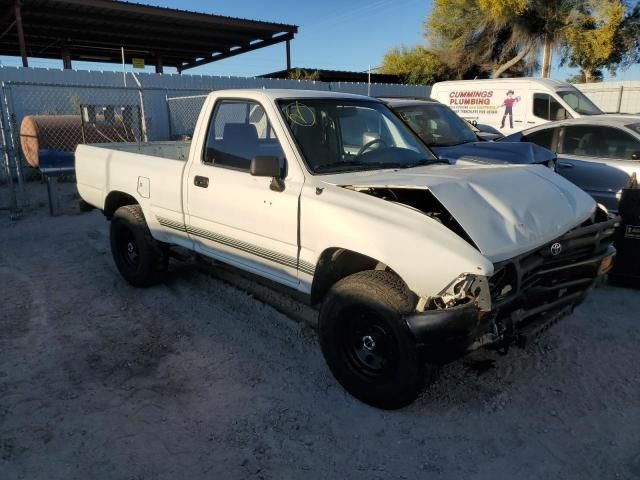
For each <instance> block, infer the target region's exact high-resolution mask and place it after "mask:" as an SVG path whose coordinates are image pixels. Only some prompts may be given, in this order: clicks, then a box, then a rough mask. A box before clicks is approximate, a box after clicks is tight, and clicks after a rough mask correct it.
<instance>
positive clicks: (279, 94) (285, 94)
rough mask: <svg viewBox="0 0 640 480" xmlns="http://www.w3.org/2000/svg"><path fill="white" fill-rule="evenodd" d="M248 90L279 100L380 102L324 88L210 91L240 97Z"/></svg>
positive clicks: (215, 93)
mask: <svg viewBox="0 0 640 480" xmlns="http://www.w3.org/2000/svg"><path fill="white" fill-rule="evenodd" d="M248 92H251V94H253V95H257V96H260V97H262V98H264V99H268V100H271V101H274V100H281V99H286V98H334V99H338V98H342V99H349V100H366V101H370V102H380V100H378V99H377V98H372V97H367V96H366V95H355V94H353V93H342V92H329V91H326V90H300V89H293V88H277V89H276V88H274V89H266V88H265V89H257V88H251V89H234V90H216V91H215V92H212V95H218V96H224V95H229V96H230V97H238V98H242V96H243V95H246V94H247V93H248Z"/></svg>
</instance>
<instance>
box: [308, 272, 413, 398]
mask: <svg viewBox="0 0 640 480" xmlns="http://www.w3.org/2000/svg"><path fill="white" fill-rule="evenodd" d="M414 304H415V298H414V296H413V294H411V292H409V291H408V289H407V288H406V285H405V284H404V282H402V280H401V279H399V278H398V277H397V276H396V275H394V274H392V273H390V272H386V271H379V270H375V271H364V272H358V273H355V274H353V275H350V276H348V277H346V278H343V279H342V280H340V281H339V282H337V283H336V284H335V285H334V286H333V287H332V288H331V289H330V291H329V293H328V294H327V296H326V298H325V301H324V303H323V305H322V308H321V310H320V318H319V333H320V345H321V347H322V353H323V355H324V357H325V359H326V361H327V364H328V366H329V368H330V369H331V371H332V373H333V374H334V376H335V377H336V379H337V380H338V382H340V384H341V385H342V386H343V387H344V388H345V389H346V390H347V391H348V392H349V393H351V394H352V395H353V396H354V397H356V398H357V399H359V400H361V401H363V402H365V403H368V404H370V405H373V406H375V407H379V408H386V409H395V408H401V407H403V406H405V405H408V404H409V403H411V402H412V401H413V400H414V399H415V398H416V397H417V396H418V393H419V392H420V389H421V387H422V384H423V382H424V379H425V366H426V365H425V363H424V361H423V359H422V356H421V352H420V348H419V345H418V344H417V342H416V339H415V337H414V336H413V334H412V333H411V331H410V330H409V327H408V326H407V325H406V322H405V321H404V319H403V314H406V313H409V312H411V311H412V309H413V306H414Z"/></svg>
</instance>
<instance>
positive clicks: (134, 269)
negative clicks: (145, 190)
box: [110, 205, 169, 287]
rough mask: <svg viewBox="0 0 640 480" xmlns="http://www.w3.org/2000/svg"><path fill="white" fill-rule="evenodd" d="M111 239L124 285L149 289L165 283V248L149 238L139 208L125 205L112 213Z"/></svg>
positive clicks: (167, 258) (167, 263)
mask: <svg viewBox="0 0 640 480" xmlns="http://www.w3.org/2000/svg"><path fill="white" fill-rule="evenodd" d="M110 236H111V253H112V255H113V260H114V261H115V263H116V267H117V268H118V271H119V272H120V274H121V275H122V276H123V277H124V278H125V280H126V281H127V282H129V283H130V284H131V285H133V286H134V287H148V286H151V285H154V284H156V283H159V282H162V281H163V280H164V278H165V275H166V272H167V268H168V265H169V252H168V248H167V245H166V244H163V243H161V242H158V241H157V240H154V238H153V237H152V236H151V232H150V231H149V227H148V226H147V222H146V221H145V219H144V215H143V213H142V209H141V208H140V205H125V206H124V207H120V208H118V209H117V210H116V211H115V213H114V214H113V218H112V219H111V235H110Z"/></svg>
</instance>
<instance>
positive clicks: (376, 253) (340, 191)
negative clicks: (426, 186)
mask: <svg viewBox="0 0 640 480" xmlns="http://www.w3.org/2000/svg"><path fill="white" fill-rule="evenodd" d="M300 244H301V252H300V260H301V263H302V262H304V263H310V264H313V265H315V264H316V263H317V261H318V257H319V255H320V254H321V253H322V252H323V251H325V250H326V249H328V248H332V247H337V248H344V249H347V250H351V251H354V252H357V253H360V254H362V255H366V256H368V257H371V258H374V259H376V260H378V261H380V262H382V263H384V264H385V265H387V266H388V267H390V268H391V269H393V270H394V271H395V272H396V273H397V274H398V275H399V276H400V277H401V278H402V279H403V280H404V282H405V283H406V284H407V286H408V287H409V288H410V289H411V290H412V291H413V292H414V293H416V294H417V295H419V296H421V297H428V296H433V295H437V294H438V293H440V292H441V291H442V290H443V289H444V288H445V287H446V286H448V285H449V284H450V283H451V281H452V280H454V279H455V278H456V277H458V276H459V275H460V274H461V273H472V274H475V275H485V276H490V275H491V274H492V273H493V264H492V263H491V262H490V261H489V260H488V259H486V258H485V257H484V256H482V255H481V254H480V252H479V251H478V250H476V249H475V248H474V247H473V246H472V245H470V244H469V243H467V242H466V241H465V240H463V239H462V238H460V237H459V236H458V235H456V234H455V233H454V232H452V231H451V230H449V229H448V228H446V227H445V226H443V225H442V224H441V223H439V222H437V221H435V220H433V219H431V218H430V217H428V216H427V215H425V214H424V213H422V212H420V211H418V210H415V209H413V208H410V207H407V206H404V205H401V204H396V203H392V202H388V201H385V200H382V199H380V198H376V197H373V196H370V195H367V194H364V193H360V192H356V191H353V190H349V189H345V188H341V187H337V186H333V185H327V184H322V187H321V188H318V189H316V185H313V184H311V182H308V183H307V184H306V185H305V187H304V188H303V191H302V195H301V207H300Z"/></svg>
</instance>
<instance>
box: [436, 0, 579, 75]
mask: <svg viewBox="0 0 640 480" xmlns="http://www.w3.org/2000/svg"><path fill="white" fill-rule="evenodd" d="M579 3H581V2H580V1H579V0H555V1H548V0H435V1H434V7H433V11H432V13H431V16H430V17H429V18H428V19H427V21H426V24H425V25H426V28H427V32H428V33H427V34H426V37H427V40H428V41H429V43H431V44H434V45H437V48H439V49H441V51H442V52H443V54H446V55H447V57H448V58H450V59H451V61H452V62H453V65H450V66H451V67H453V68H456V66H457V68H458V69H465V68H469V67H470V66H479V67H481V69H483V70H485V71H488V72H490V73H491V75H492V76H493V77H499V76H501V75H502V74H504V73H507V72H509V71H510V70H511V69H513V68H514V67H516V66H517V65H518V64H520V63H527V62H528V63H529V65H532V64H533V63H535V60H536V59H537V57H538V54H539V52H540V50H541V49H542V48H543V47H546V48H547V49H549V50H550V49H551V48H553V45H554V44H555V43H557V42H558V40H559V39H560V38H562V32H563V29H564V28H565V27H566V25H567V22H568V18H569V17H570V15H571V12H572V11H573V10H574V9H575V8H576V6H577V5H578V4H579ZM443 56H444V55H443ZM520 68H522V67H520ZM525 68H526V67H525Z"/></svg>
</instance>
